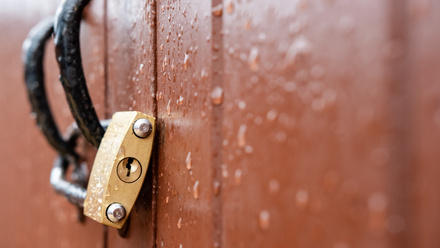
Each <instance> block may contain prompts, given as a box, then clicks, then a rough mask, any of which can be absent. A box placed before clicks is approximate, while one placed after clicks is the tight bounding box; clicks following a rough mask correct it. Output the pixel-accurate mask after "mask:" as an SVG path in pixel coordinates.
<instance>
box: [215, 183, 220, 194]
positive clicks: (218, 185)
mask: <svg viewBox="0 0 440 248" xmlns="http://www.w3.org/2000/svg"><path fill="white" fill-rule="evenodd" d="M219 193H220V183H219V182H217V181H214V195H218V194H219Z"/></svg>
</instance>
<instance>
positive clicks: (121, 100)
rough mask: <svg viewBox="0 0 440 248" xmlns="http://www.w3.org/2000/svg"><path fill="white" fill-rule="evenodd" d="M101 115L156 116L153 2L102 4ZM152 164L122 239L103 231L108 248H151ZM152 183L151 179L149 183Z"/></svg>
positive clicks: (153, 206)
mask: <svg viewBox="0 0 440 248" xmlns="http://www.w3.org/2000/svg"><path fill="white" fill-rule="evenodd" d="M106 10H107V40H108V43H107V72H108V74H107V92H106V99H107V101H106V106H107V110H106V115H107V117H108V118H111V116H112V115H113V113H114V112H116V111H128V110H137V111H141V112H143V113H146V114H149V115H153V116H156V102H155V101H154V93H155V92H156V82H155V78H156V71H155V39H154V37H155V32H154V21H155V15H154V11H155V6H154V1H126V2H123V1H117V0H109V1H107V6H106ZM156 168H157V161H156V160H155V159H152V161H151V162H150V166H149V169H148V171H147V177H146V178H145V182H144V185H143V188H142V190H141V192H140V195H139V198H138V200H137V202H136V204H135V207H134V208H133V211H132V213H131V217H130V223H129V229H128V233H127V237H126V238H121V237H120V236H119V235H118V232H117V231H116V230H115V229H113V228H109V232H108V247H153V246H154V239H155V236H154V234H155V233H154V230H155V222H156V221H155V217H156V215H155V207H156V203H155V202H156V195H155V193H154V192H153V189H154V186H153V184H155V178H156V175H155V174H156V170H157V169H156ZM153 178H154V179H153Z"/></svg>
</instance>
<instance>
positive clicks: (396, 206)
mask: <svg viewBox="0 0 440 248" xmlns="http://www.w3.org/2000/svg"><path fill="white" fill-rule="evenodd" d="M406 6H407V1H406V0H403V1H402V0H393V1H390V5H389V8H390V12H389V20H388V21H389V34H388V35H389V37H388V39H389V41H388V42H389V46H390V49H391V51H393V52H392V53H393V54H392V55H391V58H389V60H390V61H389V64H387V65H389V71H388V73H389V86H388V87H389V96H390V98H389V103H390V104H389V106H390V108H389V121H390V129H391V130H390V132H389V133H390V134H391V135H390V136H391V137H390V147H391V164H390V165H391V166H389V170H388V178H389V180H388V188H389V192H390V199H389V202H390V206H389V212H390V214H394V215H398V216H401V217H402V218H403V219H404V220H405V226H406V227H410V226H412V223H410V222H412V220H411V205H410V202H411V201H410V195H409V192H411V185H410V184H411V182H412V180H413V178H412V176H411V159H412V152H411V151H412V149H411V145H412V140H411V134H410V131H411V124H412V123H411V119H412V117H411V112H412V111H411V102H412V101H411V92H410V81H409V80H408V78H407V77H408V70H409V68H408V47H409V46H408V34H407V33H408V30H407V20H406ZM395 49H397V50H395ZM394 50H395V51H394ZM394 52H396V53H395V54H394ZM387 62H388V61H385V63H387ZM405 229H406V230H403V231H402V232H400V233H397V234H390V235H389V237H390V246H391V247H401V248H405V247H412V246H413V245H411V243H410V242H411V238H410V236H412V234H411V233H410V230H408V228H405Z"/></svg>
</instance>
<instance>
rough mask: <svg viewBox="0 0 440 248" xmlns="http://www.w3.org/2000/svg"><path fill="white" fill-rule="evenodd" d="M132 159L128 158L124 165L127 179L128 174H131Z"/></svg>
mask: <svg viewBox="0 0 440 248" xmlns="http://www.w3.org/2000/svg"><path fill="white" fill-rule="evenodd" d="M133 160H134V159H133V158H129V159H128V160H127V164H126V165H125V168H126V169H127V177H129V176H130V172H131V164H132V163H133Z"/></svg>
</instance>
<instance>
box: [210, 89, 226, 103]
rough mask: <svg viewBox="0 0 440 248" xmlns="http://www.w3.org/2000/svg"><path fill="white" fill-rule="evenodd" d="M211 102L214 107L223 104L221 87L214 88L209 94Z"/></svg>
mask: <svg viewBox="0 0 440 248" xmlns="http://www.w3.org/2000/svg"><path fill="white" fill-rule="evenodd" d="M211 101H212V103H213V104H215V105H220V104H222V103H223V89H222V88H221V87H218V86H217V87H215V88H214V89H213V90H212V92H211Z"/></svg>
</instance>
